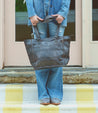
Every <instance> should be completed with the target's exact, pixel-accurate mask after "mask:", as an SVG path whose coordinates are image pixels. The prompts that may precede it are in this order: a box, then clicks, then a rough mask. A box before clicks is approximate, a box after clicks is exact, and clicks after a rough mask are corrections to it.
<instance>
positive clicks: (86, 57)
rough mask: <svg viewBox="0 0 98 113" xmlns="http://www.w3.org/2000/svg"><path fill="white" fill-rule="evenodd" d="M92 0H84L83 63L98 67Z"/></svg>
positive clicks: (97, 48) (97, 42)
mask: <svg viewBox="0 0 98 113" xmlns="http://www.w3.org/2000/svg"><path fill="white" fill-rule="evenodd" d="M92 3H93V2H92V0H82V64H83V67H92V68H95V67H96V68H98V53H96V50H98V41H92Z"/></svg>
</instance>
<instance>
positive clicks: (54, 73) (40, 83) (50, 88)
mask: <svg viewBox="0 0 98 113" xmlns="http://www.w3.org/2000/svg"><path fill="white" fill-rule="evenodd" d="M37 27H38V30H39V33H40V37H41V38H46V37H47V27H49V36H50V37H51V36H55V34H56V29H57V25H56V24H54V23H53V22H49V23H48V24H47V23H38V24H37ZM32 29H33V25H32ZM64 30H65V27H64V26H60V29H59V34H58V35H59V36H63V34H64ZM33 33H34V39H36V34H35V32H34V29H33ZM35 75H36V80H37V87H38V99H39V100H40V99H43V98H58V99H60V100H62V98H63V79H62V78H63V70H62V67H56V68H50V69H41V70H35Z"/></svg>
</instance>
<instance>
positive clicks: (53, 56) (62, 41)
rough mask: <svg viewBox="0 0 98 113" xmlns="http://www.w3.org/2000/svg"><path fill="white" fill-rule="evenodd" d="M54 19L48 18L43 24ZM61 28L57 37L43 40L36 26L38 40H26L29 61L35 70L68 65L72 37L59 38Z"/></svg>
mask: <svg viewBox="0 0 98 113" xmlns="http://www.w3.org/2000/svg"><path fill="white" fill-rule="evenodd" d="M54 19H55V18H54V17H52V16H47V17H46V18H45V20H44V21H43V23H45V22H50V21H53V20H54ZM59 27H60V25H58V28H57V34H56V36H54V37H46V38H44V39H41V38H40V34H39V32H38V29H37V26H34V30H35V33H36V37H37V38H36V39H26V40H24V44H25V47H26V50H27V54H28V58H29V61H30V63H31V65H32V66H33V68H34V69H35V70H39V69H46V68H53V67H64V66H66V65H67V64H68V62H69V59H70V56H69V52H70V51H69V50H70V39H71V37H70V36H58V31H59Z"/></svg>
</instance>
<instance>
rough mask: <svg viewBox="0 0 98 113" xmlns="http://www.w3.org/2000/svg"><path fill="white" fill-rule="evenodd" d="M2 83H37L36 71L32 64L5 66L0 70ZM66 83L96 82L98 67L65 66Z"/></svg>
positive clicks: (97, 80)
mask: <svg viewBox="0 0 98 113" xmlns="http://www.w3.org/2000/svg"><path fill="white" fill-rule="evenodd" d="M0 83H36V77H35V71H34V69H33V68H32V67H31V66H27V67H26V66H23V67H19V66H18V67H14V66H12V67H4V69H1V70H0ZM63 83H64V84H66V83H67V84H80V83H81V84H84V83H86V84H89V83H90V84H93V83H94V84H96V83H98V68H82V67H63Z"/></svg>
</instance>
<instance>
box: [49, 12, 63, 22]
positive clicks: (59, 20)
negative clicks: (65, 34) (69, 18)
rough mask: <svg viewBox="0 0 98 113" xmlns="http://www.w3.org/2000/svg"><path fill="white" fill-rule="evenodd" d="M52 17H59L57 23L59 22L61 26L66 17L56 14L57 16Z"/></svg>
mask: <svg viewBox="0 0 98 113" xmlns="http://www.w3.org/2000/svg"><path fill="white" fill-rule="evenodd" d="M51 16H54V17H57V18H56V21H57V22H58V23H59V24H61V23H62V22H63V20H64V17H63V16H61V15H59V14H55V15H51Z"/></svg>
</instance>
